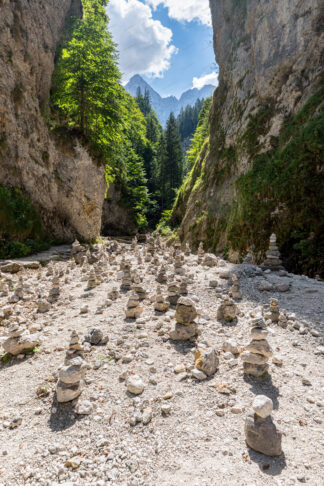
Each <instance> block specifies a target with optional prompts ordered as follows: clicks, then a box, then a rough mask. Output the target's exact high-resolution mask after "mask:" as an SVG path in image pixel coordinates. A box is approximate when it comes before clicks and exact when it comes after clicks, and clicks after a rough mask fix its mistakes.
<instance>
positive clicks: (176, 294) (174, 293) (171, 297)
mask: <svg viewBox="0 0 324 486" xmlns="http://www.w3.org/2000/svg"><path fill="white" fill-rule="evenodd" d="M179 298H180V291H179V287H178V283H177V282H172V283H170V284H169V285H168V297H167V299H168V301H169V302H170V304H171V305H177V303H178V300H179Z"/></svg>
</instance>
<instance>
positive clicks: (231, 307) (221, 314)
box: [217, 295, 238, 323]
mask: <svg viewBox="0 0 324 486" xmlns="http://www.w3.org/2000/svg"><path fill="white" fill-rule="evenodd" d="M237 315H238V308H237V306H236V304H235V302H234V301H233V300H232V299H230V298H229V297H228V296H227V295H226V296H225V297H224V298H223V302H222V303H221V304H220V306H219V307H218V310H217V320H218V321H221V322H222V321H225V322H229V323H231V322H236V320H237Z"/></svg>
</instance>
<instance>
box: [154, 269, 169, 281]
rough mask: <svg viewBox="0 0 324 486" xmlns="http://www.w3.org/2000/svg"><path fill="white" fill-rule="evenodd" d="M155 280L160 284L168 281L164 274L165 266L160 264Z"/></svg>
mask: <svg viewBox="0 0 324 486" xmlns="http://www.w3.org/2000/svg"><path fill="white" fill-rule="evenodd" d="M156 281H157V282H158V283H160V284H165V283H167V281H168V277H167V274H166V266H165V265H161V267H160V270H159V272H158V274H157V277H156Z"/></svg>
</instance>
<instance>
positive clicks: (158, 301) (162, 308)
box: [154, 287, 170, 312]
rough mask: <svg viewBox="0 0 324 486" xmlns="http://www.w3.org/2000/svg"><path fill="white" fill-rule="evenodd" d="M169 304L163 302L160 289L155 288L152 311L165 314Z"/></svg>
mask: <svg viewBox="0 0 324 486" xmlns="http://www.w3.org/2000/svg"><path fill="white" fill-rule="evenodd" d="M169 307H170V303H169V302H167V301H166V300H165V298H164V297H163V295H162V290H161V287H158V288H157V291H156V297H155V303H154V310H156V311H157V312H167V311H168V310H169Z"/></svg>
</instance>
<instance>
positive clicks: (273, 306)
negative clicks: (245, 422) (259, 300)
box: [264, 298, 280, 324]
mask: <svg viewBox="0 0 324 486" xmlns="http://www.w3.org/2000/svg"><path fill="white" fill-rule="evenodd" d="M264 317H265V319H270V320H271V322H274V323H276V324H277V323H278V322H279V317H280V309H279V305H278V299H273V298H272V299H270V306H269V310H268V311H267V312H266V313H265V314H264Z"/></svg>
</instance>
